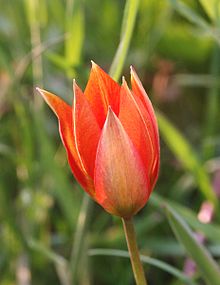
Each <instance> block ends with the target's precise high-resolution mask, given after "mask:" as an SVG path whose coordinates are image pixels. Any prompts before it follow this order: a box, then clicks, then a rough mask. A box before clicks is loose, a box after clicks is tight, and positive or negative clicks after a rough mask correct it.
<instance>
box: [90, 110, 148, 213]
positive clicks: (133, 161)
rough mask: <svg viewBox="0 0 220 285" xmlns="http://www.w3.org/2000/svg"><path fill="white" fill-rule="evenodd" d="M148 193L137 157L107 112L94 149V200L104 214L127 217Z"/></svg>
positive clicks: (122, 130) (141, 203) (144, 200)
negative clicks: (95, 154)
mask: <svg viewBox="0 0 220 285" xmlns="http://www.w3.org/2000/svg"><path fill="white" fill-rule="evenodd" d="M149 194H150V191H149V185H148V180H147V176H146V173H145V171H144V166H143V163H142V161H141V159H140V157H139V154H138V152H137V151H136V149H135V147H134V145H133V144H132V142H131V140H130V139H129V137H128V135H127V133H126V132H125V130H124V128H123V126H122V124H121V122H120V121H119V119H118V118H117V117H116V115H115V114H114V113H113V111H112V110H111V109H109V112H108V115H107V119H106V122H105V124H104V127H103V131H102V135H101V138H100V142H99V145H98V149H97V156H96V165H95V199H96V201H97V202H98V203H99V204H100V205H102V206H103V208H105V210H106V211H108V212H110V213H112V214H115V215H118V216H121V217H124V218H129V217H131V216H132V215H134V214H135V213H136V212H137V211H138V210H140V209H141V208H142V207H143V206H144V205H145V203H146V201H147V199H148V197H149Z"/></svg>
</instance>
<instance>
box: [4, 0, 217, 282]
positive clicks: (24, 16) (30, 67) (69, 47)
mask: <svg viewBox="0 0 220 285" xmlns="http://www.w3.org/2000/svg"><path fill="white" fill-rule="evenodd" d="M138 2H139V3H138ZM138 4H139V5H138ZM219 9H220V8H219V1H217V0H212V1H211V0H210V1H208V0H200V1H193V0H187V1H184V0H168V1H163V0H160V1H154V0H140V1H133V0H129V1H118V0H112V1H109V0H103V1H101V0H92V1H80V0H79V1H78V0H77V1H73V0H62V1H60V0H53V1H49V0H46V1H44V0H18V1H12V3H11V2H10V1H1V9H0V86H1V88H0V242H1V252H0V284H21V280H20V279H19V276H20V275H19V273H20V272H21V270H22V269H25V270H26V271H25V272H27V273H28V274H27V275H26V277H27V278H29V280H27V281H28V282H27V283H31V284H42V285H47V284H55V285H56V284H66V285H70V284H72V281H71V280H73V281H75V284H77V285H78V284H79V285H92V284H107V285H112V284H122V285H124V284H132V282H133V276H132V273H131V267H130V262H129V260H128V258H123V257H127V256H128V253H127V252H126V251H125V249H126V244H125V238H124V234H123V231H122V225H121V221H120V220H119V219H118V218H112V217H111V216H110V215H108V214H107V213H105V212H104V211H103V210H102V209H101V208H100V207H99V206H97V205H93V202H91V200H89V199H88V197H87V196H84V195H83V191H82V190H81V189H80V187H79V186H78V185H77V183H76V182H75V180H74V178H73V176H72V174H71V172H70V170H69V167H68V164H67V160H66V154H65V151H64V148H63V146H62V144H61V143H60V138H59V135H58V127H57V122H56V119H55V118H54V116H53V114H52V113H51V112H50V110H48V108H47V107H46V106H44V105H43V102H42V100H41V98H40V96H38V95H36V94H35V88H36V87H37V86H39V87H43V88H45V89H48V90H51V91H52V92H54V93H56V94H59V95H60V96H62V97H63V98H64V99H65V100H66V101H68V102H71V101H72V79H73V77H75V78H76V79H77V81H78V82H79V85H80V86H82V89H84V87H85V85H86V82H87V79H88V74H89V68H90V60H94V61H95V62H97V63H98V64H99V65H100V66H102V67H103V68H104V69H105V70H106V71H108V70H109V69H110V67H111V74H112V75H113V76H114V77H115V78H116V79H118V78H120V76H121V73H123V74H124V75H125V76H126V78H127V79H128V78H129V68H128V67H129V65H131V64H132V65H133V66H134V67H135V69H136V70H137V72H138V74H139V75H140V78H141V79H142V82H143V84H144V86H145V88H146V90H147V92H148V94H149V95H150V98H151V99H152V101H154V106H156V108H157V109H158V110H160V111H158V122H159V126H160V135H161V171H160V177H159V181H158V184H157V186H156V189H155V192H154V193H153V194H152V196H151V198H150V200H149V202H148V204H147V206H146V207H145V208H144V209H143V210H142V211H141V212H140V213H139V214H138V215H137V217H135V227H136V230H137V236H138V237H137V238H138V243H139V245H140V247H141V252H142V255H143V256H142V260H143V262H144V263H145V266H144V267H145V271H146V272H147V276H148V279H149V283H150V284H158V285H162V284H170V285H182V284H201V282H200V281H201V280H200V279H201V278H204V276H205V278H204V279H209V280H212V281H211V282H212V283H211V285H214V284H215V283H214V282H217V283H219V280H218V278H219V277H216V276H217V275H218V274H219V273H217V271H218V270H217V269H213V268H216V265H213V263H214V262H213V260H212V257H211V254H212V255H213V256H214V257H215V258H216V260H217V262H218V261H219V258H220V246H219V240H220V227H219V212H220V211H219V203H218V199H219V187H220V186H219V185H220V182H219V175H220V174H219V173H220V167H219V156H220V138H219V131H220V129H219V126H220V115H219V110H220V102H219V66H220V65H219V58H220V47H219V45H220V29H219V27H220V25H219V23H220V11H219ZM136 13H137V15H138V17H137V19H136V21H135V16H136ZM123 15H125V16H124V18H123ZM127 17H130V18H129V19H128V18H127ZM132 30H133V33H132ZM113 59H114V61H113ZM111 64H112V65H111ZM122 70H123V72H122ZM119 81H120V80H119ZM128 81H129V80H128ZM162 114H163V115H162ZM175 126H177V127H175ZM205 201H206V202H207V201H209V202H212V203H213V204H215V209H214V214H213V216H212V220H210V221H209V222H208V223H207V222H204V220H201V218H198V217H199V215H198V213H199V212H200V211H201V206H202V203H203V202H205ZM164 205H169V206H168V207H167V210H166V212H167V216H168V218H167V216H166V214H165V213H164V208H163V207H164ZM208 214H210V213H208ZM184 220H185V221H186V222H187V224H186V222H185V221H184ZM168 221H169V222H170V224H171V226H172V229H173V231H174V232H175V234H176V236H177V240H175V238H174V237H173V234H172V231H171V228H170V226H169V224H168ZM188 225H189V226H190V227H191V228H192V229H193V231H194V232H196V233H197V232H199V233H202V234H203V236H204V239H205V241H206V244H207V249H205V250H204V248H203V246H201V245H200V244H199V243H198V242H197V241H196V240H195V239H194V237H193V236H194V235H193V234H192V230H191V229H189V226H188ZM182 245H183V246H184V247H183V246H182ZM185 249H186V250H185ZM186 251H187V252H188V253H189V255H187V256H186ZM208 252H209V253H208ZM100 255H102V256H100ZM110 255H111V257H110ZM204 255H205V257H204ZM188 256H191V257H192V258H193V259H194V261H195V262H196V263H197V267H196V268H193V270H192V272H191V275H188V272H187V270H186V267H185V264H186V262H187V258H189V257H188ZM203 274H204V275H203ZM207 276H208V277H207ZM210 278H211V279H210ZM212 278H213V279H212ZM209 280H208V282H210V281H209ZM216 280H217V281H216ZM208 282H207V284H209V283H208ZM217 283H216V284H217Z"/></svg>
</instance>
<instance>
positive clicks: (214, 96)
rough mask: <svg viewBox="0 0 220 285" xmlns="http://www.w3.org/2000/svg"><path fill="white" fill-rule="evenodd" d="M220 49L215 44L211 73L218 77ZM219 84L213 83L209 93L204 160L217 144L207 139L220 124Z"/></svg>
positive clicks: (213, 152)
mask: <svg viewBox="0 0 220 285" xmlns="http://www.w3.org/2000/svg"><path fill="white" fill-rule="evenodd" d="M219 65H220V49H219V46H217V45H215V46H214V50H213V55H212V63H211V74H212V76H213V77H214V78H218V75H219V73H220V68H219ZM218 95H219V86H218V82H215V83H214V84H212V86H211V88H210V90H209V92H208V94H207V105H206V106H207V107H206V112H205V113H206V124H205V138H204V145H203V157H204V160H207V159H210V158H212V157H213V156H214V154H215V146H214V145H213V144H207V141H209V140H211V139H212V137H213V136H214V135H215V134H216V131H217V126H218V116H219V114H218V111H219V104H218V102H219V98H218Z"/></svg>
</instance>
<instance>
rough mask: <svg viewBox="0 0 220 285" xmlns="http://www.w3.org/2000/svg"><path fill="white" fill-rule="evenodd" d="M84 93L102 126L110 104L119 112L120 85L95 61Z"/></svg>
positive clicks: (116, 112)
mask: <svg viewBox="0 0 220 285" xmlns="http://www.w3.org/2000/svg"><path fill="white" fill-rule="evenodd" d="M84 94H85V96H86V98H87V100H88V102H89V104H90V106H91V109H92V111H93V113H94V114H95V117H96V119H97V121H98V124H99V126H100V127H101V128H102V127H103V124H104V122H105V119H106V116H107V113H108V107H109V105H110V106H111V108H112V110H113V111H114V112H115V114H116V115H117V114H118V111H119V96H120V86H119V85H118V83H117V82H115V81H114V80H113V79H112V78H111V77H110V76H109V75H108V74H107V73H105V72H104V70H102V69H101V68H100V67H99V66H98V65H97V64H95V63H94V62H92V69H91V73H90V77H89V81H88V84H87V86H86V89H85V92H84Z"/></svg>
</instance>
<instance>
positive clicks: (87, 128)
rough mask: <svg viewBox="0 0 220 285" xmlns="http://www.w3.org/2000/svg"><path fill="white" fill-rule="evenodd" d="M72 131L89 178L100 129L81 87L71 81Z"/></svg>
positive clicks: (91, 172)
mask: <svg viewBox="0 0 220 285" xmlns="http://www.w3.org/2000/svg"><path fill="white" fill-rule="evenodd" d="M73 91H74V101H73V132H74V137H75V144H76V148H77V150H78V153H79V155H80V159H81V161H82V164H83V165H84V168H85V170H86V172H87V173H88V174H89V176H90V177H91V179H93V176H94V167H95V157H96V150H97V146H98V142H99V138H100V135H101V129H100V127H99V125H98V123H97V121H96V118H95V116H94V114H93V112H92V111H91V108H90V106H89V103H88V101H87V100H86V97H85V96H84V94H83V93H82V91H81V89H80V88H79V87H78V86H77V85H76V83H75V81H74V83H73Z"/></svg>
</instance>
